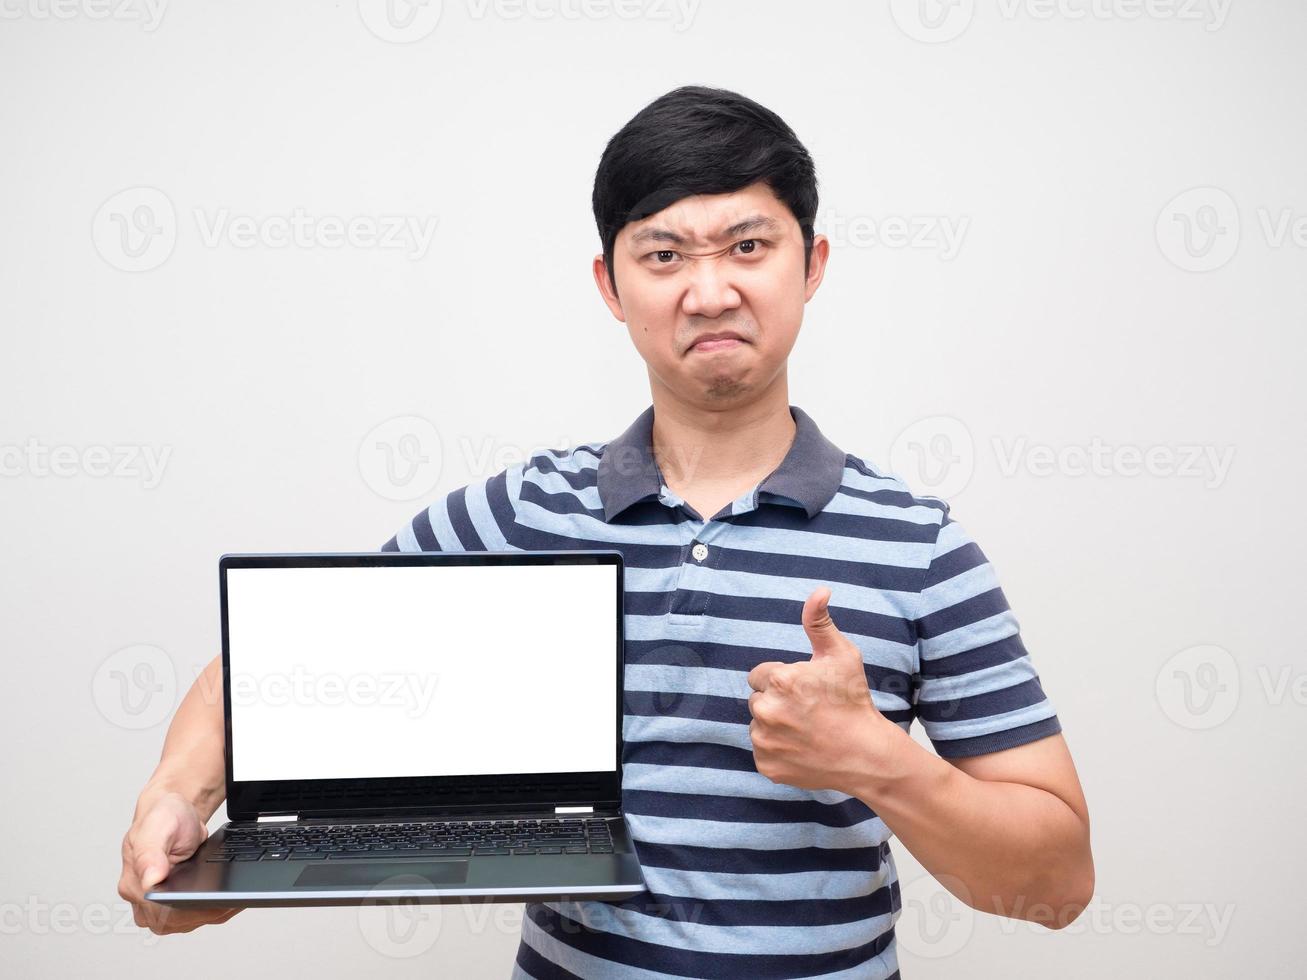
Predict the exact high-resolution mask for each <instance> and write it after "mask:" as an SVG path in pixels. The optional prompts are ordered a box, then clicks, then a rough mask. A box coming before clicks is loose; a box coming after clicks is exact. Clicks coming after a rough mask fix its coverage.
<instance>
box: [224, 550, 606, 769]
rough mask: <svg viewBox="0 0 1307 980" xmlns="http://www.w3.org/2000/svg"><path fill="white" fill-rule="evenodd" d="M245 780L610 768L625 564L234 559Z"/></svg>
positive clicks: (236, 675)
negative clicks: (313, 563) (276, 563)
mask: <svg viewBox="0 0 1307 980" xmlns="http://www.w3.org/2000/svg"><path fill="white" fill-rule="evenodd" d="M227 610H228V638H229V647H228V649H229V653H230V671H231V702H232V707H231V728H232V774H233V776H234V778H235V779H236V780H237V781H246V780H267V779H271V780H281V779H351V778H359V777H396V776H469V775H489V774H495V773H544V772H612V771H613V770H614V768H615V765H616V757H617V740H616V731H617V727H616V726H617V711H618V704H617V697H618V692H617V567H616V566H615V565H588V564H586V565H425V566H422V565H410V566H402V567H401V566H371V567H361V568H355V567H324V568H228V569H227Z"/></svg>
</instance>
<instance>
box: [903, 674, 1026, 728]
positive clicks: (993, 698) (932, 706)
mask: <svg viewBox="0 0 1307 980" xmlns="http://www.w3.org/2000/svg"><path fill="white" fill-rule="evenodd" d="M1043 700H1044V689H1043V688H1042V687H1041V686H1040V684H1039V678H1038V677H1032V678H1030V680H1028V681H1022V682H1021V683H1020V684H1013V685H1012V686H1011V687H1003V688H999V689H998V690H997V691H989V692H988V693H986V694H972V695H969V696H968V697H965V698H950V699H948V700H945V701H919V702H918V703H917V717H919V718H920V719H921V720H922V721H971V720H973V719H975V718H985V717H987V716H988V715H1002V714H1006V713H1007V712H1009V711H1016V710H1017V709H1018V708H1024V707H1026V706H1027V705H1030V704H1038V703H1039V702H1040V701H1043Z"/></svg>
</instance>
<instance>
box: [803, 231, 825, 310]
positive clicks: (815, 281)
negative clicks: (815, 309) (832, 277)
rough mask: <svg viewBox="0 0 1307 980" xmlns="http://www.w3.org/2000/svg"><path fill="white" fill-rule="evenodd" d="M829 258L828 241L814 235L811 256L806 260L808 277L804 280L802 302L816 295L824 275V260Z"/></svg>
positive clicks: (821, 236) (822, 236) (823, 236)
mask: <svg viewBox="0 0 1307 980" xmlns="http://www.w3.org/2000/svg"><path fill="white" fill-rule="evenodd" d="M829 258H830V239H828V238H827V237H826V236H825V235H814V236H813V239H812V255H811V256H810V257H809V258H808V275H807V277H806V279H805V280H804V286H803V301H804V302H805V303H806V302H808V300H810V299H812V297H813V296H814V295H816V293H817V287H818V286H820V285H821V280H822V278H823V277H824V276H825V275H826V260H827V259H829Z"/></svg>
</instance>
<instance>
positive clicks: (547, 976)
mask: <svg viewBox="0 0 1307 980" xmlns="http://www.w3.org/2000/svg"><path fill="white" fill-rule="evenodd" d="M516 963H517V965H518V966H520V967H521V968H522V969H523V970H525V971H526V972H527V973H528V974H529V975H530V976H531V977H532V978H533V980H582V978H581V977H578V976H577V975H576V974H575V973H572V972H571V971H570V970H564V969H563V968H562V967H561V966H559V965H558V964H557V963H550V962H549V961H548V960H547V959H545V958H544V957H543V956H541V955H540V954H539V953H537V952H536V951H535V950H534V949H532V948H531V947H530V946H528V945H527V944H526V942H525V941H523V942H520V943H518V944H517V957H516Z"/></svg>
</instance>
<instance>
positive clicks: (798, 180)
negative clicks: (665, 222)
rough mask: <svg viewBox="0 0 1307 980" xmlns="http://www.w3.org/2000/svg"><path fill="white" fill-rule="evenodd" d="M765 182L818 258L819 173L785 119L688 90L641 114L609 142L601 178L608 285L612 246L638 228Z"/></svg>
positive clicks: (596, 199) (726, 95)
mask: <svg viewBox="0 0 1307 980" xmlns="http://www.w3.org/2000/svg"><path fill="white" fill-rule="evenodd" d="M760 180H761V181H764V182H766V184H767V185H768V186H769V187H770V188H771V189H772V191H773V192H774V193H775V194H776V196H777V198H779V199H780V200H781V201H782V202H783V203H784V204H785V206H786V207H788V208H789V209H790V212H791V213H792V214H793V215H794V217H795V218H796V219H797V220H798V222H799V229H800V230H801V231H802V233H803V268H804V272H805V273H806V272H807V269H808V262H809V259H810V258H811V256H812V242H813V220H814V219H815V218H816V216H817V173H816V168H815V167H814V166H813V163H812V157H810V156H809V155H808V151H807V149H806V148H805V147H804V145H803V144H802V143H800V142H799V138H798V137H797V136H795V135H794V130H792V129H790V127H789V126H788V125H786V123H785V120H783V119H781V117H780V116H778V115H776V113H774V112H772V111H771V110H770V109H768V108H766V107H765V106H761V105H759V104H758V103H757V102H754V101H753V100H752V99H748V98H745V97H744V96H743V95H740V94H738V93H736V92H731V91H728V90H726V89H721V88H706V87H704V86H702V85H685V86H682V87H681V88H677V89H673V90H672V91H670V92H668V93H667V94H666V95H663V96H660V97H659V98H657V99H655V100H654V101H653V102H650V103H649V104H648V105H647V106H645V107H644V108H643V109H641V110H640V111H639V112H638V113H636V114H635V116H634V117H632V119H631V121H630V122H628V123H627V124H626V125H625V126H623V127H622V128H621V129H620V130H619V131H618V132H617V134H616V135H615V136H614V137H613V138H612V139H610V140H609V141H608V145H607V146H606V147H605V148H604V153H603V156H602V158H600V160H599V168H598V170H596V171H595V182H594V192H593V195H592V204H593V206H594V214H595V223H596V224H597V225H598V226H599V238H600V240H601V241H602V242H603V248H604V263H605V265H606V266H607V268H608V282H609V284H610V285H611V286H612V287H613V291H614V292H616V291H617V281H616V278H615V277H614V272H613V243H614V242H615V241H616V240H617V235H618V232H620V231H621V230H622V229H623V228H624V227H626V225H628V224H630V223H631V222H632V221H639V220H641V219H642V218H647V217H649V215H651V214H656V213H657V212H659V211H661V210H662V209H663V208H665V207H669V206H670V205H672V204H675V203H676V202H677V201H679V200H681V199H682V198H685V197H689V196H691V195H694V194H730V193H732V192H733V191H738V190H740V189H741V188H743V187H748V186H749V185H750V184H753V183H756V182H757V181H760Z"/></svg>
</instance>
